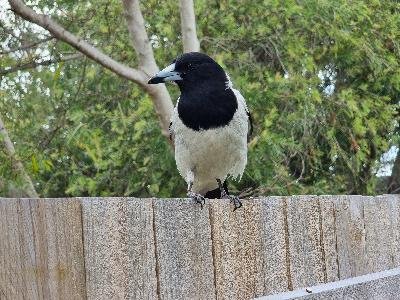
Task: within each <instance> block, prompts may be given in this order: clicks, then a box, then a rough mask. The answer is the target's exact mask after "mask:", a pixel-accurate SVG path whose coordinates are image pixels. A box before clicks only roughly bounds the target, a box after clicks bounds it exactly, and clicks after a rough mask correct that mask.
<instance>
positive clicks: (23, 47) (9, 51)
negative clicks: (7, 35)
mask: <svg viewBox="0 0 400 300" xmlns="http://www.w3.org/2000/svg"><path fill="white" fill-rule="evenodd" d="M52 39H54V37H52V36H49V37H47V38H44V39H42V40H39V41H36V42H32V43H28V44H25V45H21V46H20V47H17V48H13V49H10V50H6V51H2V52H0V55H4V54H9V53H13V52H16V51H22V50H27V49H30V48H33V47H36V46H37V45H40V44H43V43H45V42H48V41H51V40H52Z"/></svg>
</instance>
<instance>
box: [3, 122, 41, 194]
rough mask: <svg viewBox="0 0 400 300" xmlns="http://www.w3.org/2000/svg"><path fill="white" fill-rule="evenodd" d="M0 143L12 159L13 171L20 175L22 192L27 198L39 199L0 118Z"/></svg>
mask: <svg viewBox="0 0 400 300" xmlns="http://www.w3.org/2000/svg"><path fill="white" fill-rule="evenodd" d="M0 141H3V145H4V149H5V150H6V152H7V154H8V156H9V157H10V158H11V159H12V162H13V167H14V169H15V170H16V171H17V172H18V173H19V174H20V175H21V177H22V179H23V181H24V192H25V193H26V196H28V197H29V198H39V196H38V194H37V193H36V190H35V188H34V186H33V183H32V180H31V178H30V177H29V175H28V174H27V173H26V171H25V168H24V166H23V165H22V163H21V161H20V160H19V159H18V157H17V156H16V154H15V148H14V144H13V143H12V141H11V139H10V137H9V135H8V133H7V130H6V128H5V127H4V123H3V120H2V119H1V116H0Z"/></svg>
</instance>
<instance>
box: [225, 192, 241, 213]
mask: <svg viewBox="0 0 400 300" xmlns="http://www.w3.org/2000/svg"><path fill="white" fill-rule="evenodd" d="M228 198H229V200H230V202H233V205H234V206H235V208H234V209H233V211H235V210H237V209H238V208H241V207H242V206H243V204H242V201H240V198H239V197H238V196H231V195H228Z"/></svg>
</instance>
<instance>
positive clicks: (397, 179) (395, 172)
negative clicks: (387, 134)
mask: <svg viewBox="0 0 400 300" xmlns="http://www.w3.org/2000/svg"><path fill="white" fill-rule="evenodd" d="M398 147H399V150H397V156H396V160H395V161H394V165H393V169H392V175H391V176H390V177H389V184H388V192H389V193H391V194H400V145H399V146H398Z"/></svg>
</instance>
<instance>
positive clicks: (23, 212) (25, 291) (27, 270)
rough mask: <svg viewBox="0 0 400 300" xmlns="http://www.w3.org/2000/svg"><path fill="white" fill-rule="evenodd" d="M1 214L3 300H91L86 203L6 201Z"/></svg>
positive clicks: (1, 206) (42, 200)
mask: <svg viewBox="0 0 400 300" xmlns="http://www.w3.org/2000/svg"><path fill="white" fill-rule="evenodd" d="M0 210H1V215H2V216H3V217H2V218H1V221H0V228H1V232H0V242H1V245H0V248H1V249H2V250H0V251H1V252H0V262H1V265H2V266H4V268H3V267H1V268H0V278H1V283H0V290H1V292H0V293H1V294H2V296H4V298H5V299H67V298H68V299H85V298H86V290H85V276H84V261H83V245H82V224H81V206H80V202H79V201H77V200H74V199H68V200H64V199H5V200H4V199H1V201H0ZM1 294H0V295H1ZM0 298H1V297H0Z"/></svg>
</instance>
